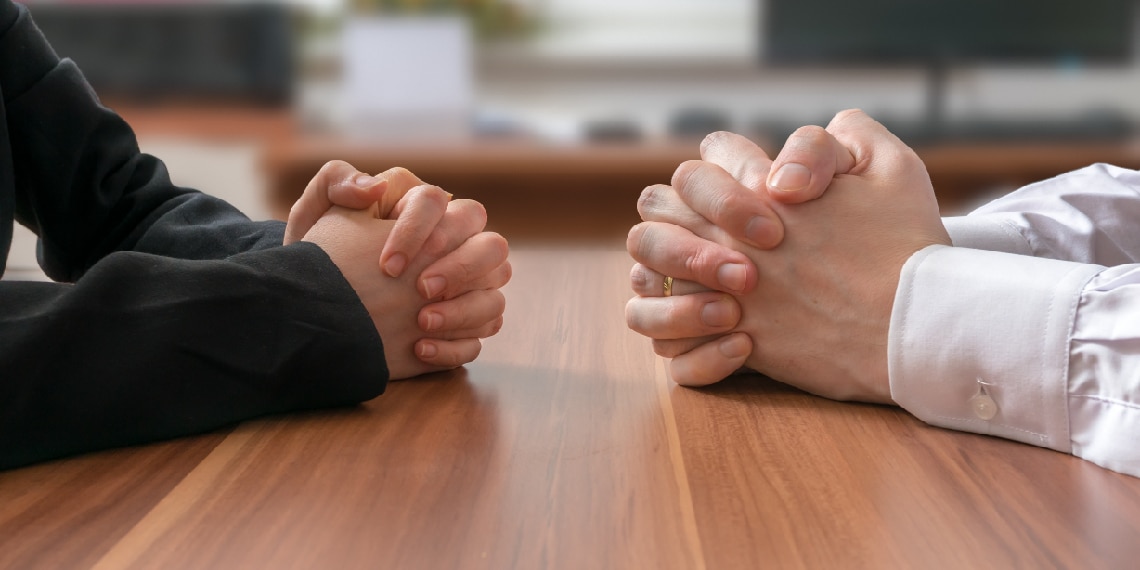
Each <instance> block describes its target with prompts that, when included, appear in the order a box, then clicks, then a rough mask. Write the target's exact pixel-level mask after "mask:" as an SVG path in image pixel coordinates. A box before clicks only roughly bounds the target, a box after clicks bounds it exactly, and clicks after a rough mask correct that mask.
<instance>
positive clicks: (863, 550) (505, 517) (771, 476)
mask: <svg viewBox="0 0 1140 570" xmlns="http://www.w3.org/2000/svg"><path fill="white" fill-rule="evenodd" d="M512 262H513V265H514V268H515V277H514V278H513V280H512V282H511V283H510V285H508V287H507V289H506V294H507V298H508V309H507V315H506V318H507V321H506V325H505V326H504V327H503V330H502V332H501V333H500V334H499V335H498V336H496V337H494V338H492V339H490V340H488V341H487V342H486V343H485V346H484V350H483V354H482V355H481V356H480V358H479V360H477V361H476V362H475V363H473V364H471V365H469V366H467V367H465V368H464V369H460V370H456V371H452V372H448V373H442V374H436V375H431V376H427V377H423V378H420V379H416V380H411V381H404V382H397V383H393V384H391V385H390V387H389V389H388V391H387V393H386V394H384V395H383V396H381V397H379V398H377V399H375V400H373V401H370V402H368V403H366V404H364V405H361V406H358V407H354V408H348V409H339V410H329V411H323V412H308V413H304V414H292V415H283V416H278V417H271V418H264V419H260V420H255V421H250V422H246V423H244V424H241V425H239V426H236V427H235V428H233V429H232V430H228V431H224V432H219V433H215V434H207V435H203V436H198V437H190V438H184V439H180V440H176V441H172V442H166V443H160V444H156V445H151V446H144V447H139V448H134V449H127V450H116V451H110V452H104V453H98V454H92V455H89V456H85V457H79V458H73V459H68V460H62V461H57V462H53V463H49V464H44V465H39V466H34V467H30V468H26V469H21V470H15V471H10V472H7V473H0V505H3V506H2V507H0V567H4V568H77V567H82V568H86V567H91V566H94V567H97V568H164V569H177V568H211V569H222V568H492V569H497V568H527V569H529V568H653V569H658V568H679V569H687V568H718V569H719V568H767V567H773V568H797V567H803V568H821V567H823V568H1009V567H1032V568H1040V567H1068V568H1120V567H1129V566H1131V565H1132V564H1133V563H1134V562H1135V560H1136V559H1138V557H1140V542H1138V541H1137V540H1136V539H1135V537H1137V536H1140V480H1138V479H1135V478H1131V477H1127V476H1124V475H1119V474H1116V473H1112V472H1109V471H1106V470H1104V469H1101V468H1099V467H1096V466H1095V465H1092V464H1089V463H1087V462H1084V461H1081V460H1079V459H1075V458H1072V457H1069V456H1066V455H1062V454H1059V453H1055V452H1052V451H1049V450H1044V449H1039V448H1034V447H1031V446H1026V445H1022V444H1017V443H1012V442H1008V441H1004V440H1000V439H996V438H990V437H984V436H977V435H971V434H962V433H955V432H951V431H947V430H942V429H938V428H933V427H929V426H926V425H924V424H922V423H921V422H919V421H917V420H915V419H914V418H912V417H911V416H909V415H908V414H907V413H905V412H903V411H901V410H897V409H892V408H887V407H882V406H871V405H861V404H844V403H838V402H832V401H829V400H824V399H821V398H817V397H814V396H811V395H808V394H805V393H802V392H799V391H797V390H794V389H791V388H788V387H785V386H784V385H781V384H778V383H775V382H772V381H770V380H766V379H764V378H762V377H759V376H755V375H749V376H740V377H737V378H734V379H732V380H729V381H726V382H724V383H722V384H720V385H716V386H713V387H710V388H706V389H701V390H693V389H687V388H681V387H678V386H675V385H673V384H671V382H670V381H669V379H668V378H667V377H666V374H665V367H664V365H663V362H662V361H661V360H660V359H658V358H657V357H655V356H654V355H653V354H652V352H651V348H650V343H649V342H648V341H647V340H646V339H644V338H642V337H640V336H638V335H636V334H635V333H632V332H630V331H628V330H627V329H626V327H625V323H624V314H623V307H624V304H625V302H626V300H627V299H628V298H629V297H630V296H631V293H630V290H629V279H628V274H629V268H630V266H631V264H632V261H631V260H630V259H629V258H628V255H627V254H626V253H625V252H624V251H623V250H622V249H621V248H620V244H612V247H594V248H577V249H575V248H566V249H557V248H542V249H540V248H519V249H516V250H515V251H513V252H512ZM314 381H327V379H314Z"/></svg>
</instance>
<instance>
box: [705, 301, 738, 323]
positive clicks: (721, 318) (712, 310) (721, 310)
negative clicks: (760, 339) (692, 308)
mask: <svg viewBox="0 0 1140 570" xmlns="http://www.w3.org/2000/svg"><path fill="white" fill-rule="evenodd" d="M733 309H734V307H733V306H732V303H731V302H729V301H726V300H725V299H718V300H716V301H713V302H711V303H705V306H704V307H701V322H703V323H704V324H706V325H708V326H710V327H718V328H719V327H730V326H732V325H735V324H736V311H735V310H733Z"/></svg>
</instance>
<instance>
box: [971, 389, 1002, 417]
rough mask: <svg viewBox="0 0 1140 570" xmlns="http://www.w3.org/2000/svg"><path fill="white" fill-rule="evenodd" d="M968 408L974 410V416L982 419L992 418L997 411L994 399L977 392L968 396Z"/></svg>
mask: <svg viewBox="0 0 1140 570" xmlns="http://www.w3.org/2000/svg"><path fill="white" fill-rule="evenodd" d="M970 409H972V410H974V415H975V416H978V418H979V419H983V420H992V419H993V418H994V416H996V415H997V411H998V409H997V403H996V402H994V399H993V398H991V397H989V396H987V395H985V394H978V395H977V396H974V397H973V398H970Z"/></svg>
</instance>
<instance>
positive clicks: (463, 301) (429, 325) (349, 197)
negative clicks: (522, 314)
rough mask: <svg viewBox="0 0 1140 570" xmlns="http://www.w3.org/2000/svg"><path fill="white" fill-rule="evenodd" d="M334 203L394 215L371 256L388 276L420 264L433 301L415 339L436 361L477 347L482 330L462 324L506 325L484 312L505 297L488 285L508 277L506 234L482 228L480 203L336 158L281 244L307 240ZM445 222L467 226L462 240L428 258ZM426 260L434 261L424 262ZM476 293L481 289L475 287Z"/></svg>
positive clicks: (294, 212)
mask: <svg viewBox="0 0 1140 570" xmlns="http://www.w3.org/2000/svg"><path fill="white" fill-rule="evenodd" d="M335 206H342V207H344V208H348V209H353V210H367V211H368V212H369V213H370V215H372V216H373V217H374V218H379V219H386V220H390V221H394V223H393V224H392V228H391V231H390V232H388V234H387V236H386V239H385V240H382V241H379V242H375V243H376V244H377V246H376V247H377V248H379V249H378V250H377V251H376V252H374V254H375V255H374V257H375V259H374V260H373V263H374V264H376V265H377V266H378V267H380V268H382V270H383V271H384V272H385V273H386V274H387V275H388V276H389V277H402V276H403V275H404V273H405V271H406V270H407V269H408V268H409V266H412V267H414V268H415V269H416V270H417V271H418V277H417V278H416V280H415V288H416V290H418V291H419V293H420V295H421V297H422V299H423V300H427V301H434V302H433V303H430V304H426V305H424V306H423V308H422V309H421V311H420V313H419V315H418V322H419V326H420V329H421V330H422V331H423V333H425V334H424V338H423V339H421V340H420V341H419V342H418V343H417V345H416V348H417V351H416V354H417V355H419V357H420V358H421V359H422V360H424V362H426V363H427V364H432V365H435V366H443V367H452V366H455V365H456V364H455V363H456V362H459V363H462V362H468V361H470V359H471V358H473V356H471V357H470V358H469V357H468V355H470V354H472V351H474V353H477V352H478V346H479V340H478V339H479V337H478V336H474V337H471V338H457V337H456V334H457V331H462V330H469V329H470V330H483V329H485V328H486V327H487V326H488V325H490V324H492V323H493V322H494V321H496V320H497V321H498V322H499V323H500V324H501V321H502V312H503V311H502V309H501V308H500V309H499V310H498V312H497V313H495V314H492V315H490V316H487V315H488V307H492V306H495V305H501V304H502V303H501V302H499V301H497V300H496V299H497V298H501V294H499V293H498V291H494V293H487V291H492V290H497V289H498V288H500V287H502V286H503V285H505V284H506V283H507V282H508V281H509V280H510V277H511V265H510V262H509V261H508V260H507V255H508V252H509V250H508V247H507V242H506V240H505V239H503V238H502V236H500V235H498V234H495V233H491V232H483V231H482V230H483V227H484V226H485V225H486V221H487V213H486V211H485V210H484V209H483V207H482V205H480V204H478V203H477V202H473V201H470V200H463V201H455V202H452V201H451V195H450V194H448V193H447V192H444V191H443V190H442V189H440V188H439V187H436V186H431V185H428V184H424V182H423V181H422V180H420V178H419V177H417V176H416V175H414V174H412V173H411V172H410V171H408V170H407V169H404V168H392V169H389V170H387V171H385V172H382V173H380V174H378V175H376V176H371V175H368V174H365V173H362V172H360V171H358V170H356V168H354V167H353V166H352V165H350V164H348V163H347V162H343V161H331V162H329V163H326V164H325V165H324V167H322V168H321V170H320V171H319V172H318V173H317V175H316V176H315V177H313V179H312V181H310V183H309V185H308V186H307V187H306V188H305V191H304V193H303V194H302V196H301V198H300V199H299V200H297V202H296V203H295V204H294V205H293V208H292V209H291V210H290V212H289V222H288V224H287V225H286V232H285V240H284V243H286V244H289V243H292V242H293V241H297V240H298V239H302V237H303V236H304V235H306V233H307V232H309V231H310V230H311V229H312V228H313V227H315V225H316V224H318V223H319V222H318V221H319V220H321V219H322V216H324V215H325V214H326V213H328V212H330V211H331V209H333V208H334V207H335ZM448 220H450V221H448ZM441 227H444V228H451V231H452V232H453V233H454V230H455V229H456V228H466V230H465V231H466V232H467V233H466V234H465V235H464V236H463V237H464V238H465V241H462V242H461V243H460V244H459V245H458V247H453V248H449V249H448V250H447V251H444V252H443V254H442V255H435V256H429V257H428V258H425V257H423V256H422V255H421V254H422V253H424V252H425V251H428V250H430V249H431V248H432V247H433V244H432V243H431V240H432V239H433V236H438V235H439V233H440V228H441ZM437 239H438V238H437ZM429 258H430V259H429ZM425 261H430V263H427V264H426V265H425V263H423V262H425ZM475 292H480V293H476V294H470V293H475ZM484 317H487V318H484ZM481 318H483V320H482V321H479V319H481ZM429 335H430V336H429Z"/></svg>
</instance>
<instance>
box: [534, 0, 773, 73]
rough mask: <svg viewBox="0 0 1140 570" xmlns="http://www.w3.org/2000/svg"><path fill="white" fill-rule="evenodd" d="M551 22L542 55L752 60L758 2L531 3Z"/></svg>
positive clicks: (596, 0)
mask: <svg viewBox="0 0 1140 570" xmlns="http://www.w3.org/2000/svg"><path fill="white" fill-rule="evenodd" d="M520 3H521V4H526V5H529V6H530V7H531V9H533V10H535V11H536V12H537V13H539V14H541V15H542V17H543V18H544V19H545V21H546V30H545V31H546V33H545V35H544V36H543V38H542V39H541V41H539V42H538V45H536V46H535V47H536V51H537V52H538V53H539V54H541V55H545V56H548V57H555V58H558V57H565V58H574V59H577V58H584V59H603V58H605V59H610V58H615V57H616V58H619V59H671V60H674V59H709V58H729V59H751V58H754V56H755V49H756V48H755V46H756V45H757V44H756V37H755V36H756V27H757V26H756V17H755V14H756V13H757V9H758V6H757V4H758V2H757V1H756V0H621V1H616V2H615V1H614V0H527V1H526V2H520Z"/></svg>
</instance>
